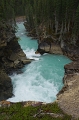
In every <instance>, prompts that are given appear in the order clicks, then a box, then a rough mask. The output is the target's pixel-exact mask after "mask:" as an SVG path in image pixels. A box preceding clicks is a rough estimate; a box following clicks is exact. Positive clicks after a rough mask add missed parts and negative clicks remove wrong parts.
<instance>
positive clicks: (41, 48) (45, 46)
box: [37, 42, 63, 55]
mask: <svg viewBox="0 0 79 120" xmlns="http://www.w3.org/2000/svg"><path fill="white" fill-rule="evenodd" d="M37 51H38V52H39V53H51V54H61V55H62V54H63V52H62V49H61V47H60V45H58V44H55V43H51V42H49V43H47V42H41V43H39V45H38V49H37Z"/></svg>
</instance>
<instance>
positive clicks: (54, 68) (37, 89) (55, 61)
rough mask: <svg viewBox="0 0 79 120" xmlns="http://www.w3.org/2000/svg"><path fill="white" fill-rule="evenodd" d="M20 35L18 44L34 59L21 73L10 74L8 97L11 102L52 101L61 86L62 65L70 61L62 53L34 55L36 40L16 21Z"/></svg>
mask: <svg viewBox="0 0 79 120" xmlns="http://www.w3.org/2000/svg"><path fill="white" fill-rule="evenodd" d="M17 25H18V32H17V33H16V36H18V37H20V40H19V44H20V45H21V48H22V49H23V51H24V52H25V54H26V56H27V57H28V58H33V59H35V61H33V62H32V63H30V64H28V65H26V66H25V67H24V68H23V69H22V70H23V73H22V74H18V75H17V74H14V75H12V76H11V78H12V83H13V94H14V95H15V96H13V97H12V98H10V99H8V100H9V101H11V102H19V101H28V100H30V101H42V102H47V103H49V102H53V101H54V100H55V99H56V94H57V93H58V91H59V90H60V89H61V88H62V86H63V83H62V78H63V76H64V65H65V64H67V63H69V62H71V60H70V59H68V58H67V57H65V56H63V55H53V54H52V55H51V54H44V55H42V56H41V55H36V54H35V51H36V49H37V46H38V44H37V40H32V39H31V37H28V36H27V31H26V30H25V28H24V26H23V23H17Z"/></svg>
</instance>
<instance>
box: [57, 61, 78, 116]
mask: <svg viewBox="0 0 79 120" xmlns="http://www.w3.org/2000/svg"><path fill="white" fill-rule="evenodd" d="M64 68H65V75H64V78H63V83H64V87H63V88H62V90H61V91H60V92H59V93H58V95H57V102H58V105H59V106H60V108H61V109H62V110H63V111H64V112H65V113H67V114H69V115H72V116H73V117H74V118H79V62H78V61H76V62H72V63H70V64H67V65H65V67H64Z"/></svg>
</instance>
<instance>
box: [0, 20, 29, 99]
mask: <svg viewBox="0 0 79 120" xmlns="http://www.w3.org/2000/svg"><path fill="white" fill-rule="evenodd" d="M30 62H31V60H29V59H27V57H26V55H25V53H24V52H23V51H22V49H21V47H20V45H19V44H18V41H17V38H16V36H15V32H14V30H13V27H12V26H11V25H10V24H9V23H5V22H0V100H4V99H7V98H9V97H11V96H12V83H11V79H10V77H8V74H12V73H13V72H14V71H17V72H19V71H20V68H22V67H23V66H24V65H25V64H27V63H30Z"/></svg>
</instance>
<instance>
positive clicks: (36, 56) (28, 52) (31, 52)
mask: <svg viewBox="0 0 79 120" xmlns="http://www.w3.org/2000/svg"><path fill="white" fill-rule="evenodd" d="M24 53H25V54H26V56H27V58H30V59H34V60H39V59H40V56H41V55H40V54H35V50H34V49H29V48H28V49H26V50H24Z"/></svg>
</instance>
